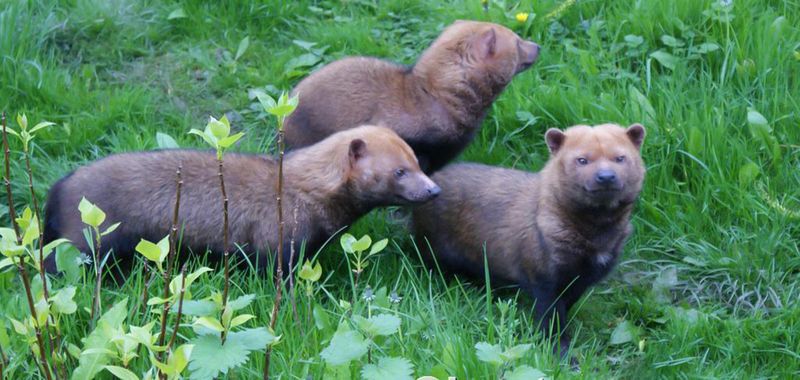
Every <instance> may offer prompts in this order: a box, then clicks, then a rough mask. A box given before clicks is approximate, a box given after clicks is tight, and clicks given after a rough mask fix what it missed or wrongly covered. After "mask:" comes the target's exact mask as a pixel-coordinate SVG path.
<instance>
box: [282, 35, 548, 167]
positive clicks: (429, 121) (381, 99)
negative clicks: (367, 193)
mask: <svg viewBox="0 0 800 380" xmlns="http://www.w3.org/2000/svg"><path fill="white" fill-rule="evenodd" d="M538 57H539V46H538V45H537V44H535V43H533V42H530V41H525V40H522V39H521V38H520V37H519V36H517V35H516V34H514V32H512V31H511V30H509V29H508V28H505V27H503V26H500V25H497V24H492V23H486V22H476V21H456V22H455V23H454V24H452V25H450V26H449V27H447V28H446V29H445V30H444V31H443V32H442V34H441V35H440V36H439V37H438V38H437V39H436V40H435V41H434V42H433V44H432V45H431V46H430V47H428V49H427V50H425V51H424V52H423V53H422V56H420V58H419V60H418V61H417V63H416V64H414V65H413V66H411V67H407V66H402V65H398V64H395V63H392V62H389V61H384V60H381V59H377V58H367V57H351V58H344V59H341V60H338V61H336V62H333V63H331V64H329V65H327V66H325V67H323V68H322V69H320V70H319V71H317V72H315V73H313V74H311V75H310V76H308V77H307V78H305V79H304V80H302V81H301V82H300V83H299V84H298V85H297V87H295V89H294V90H293V93H294V94H299V95H300V103H299V105H298V107H297V109H296V110H295V112H294V113H292V115H291V116H289V118H288V119H287V120H286V143H287V146H289V147H290V148H291V147H302V146H306V145H309V144H313V143H314V142H317V141H319V140H321V139H323V138H325V137H326V136H328V135H330V134H331V133H334V132H336V131H340V130H343V129H347V128H352V127H353V126H356V125H360V124H376V125H384V126H387V127H389V128H392V129H394V130H395V131H396V132H397V133H398V134H399V135H400V137H402V138H403V139H404V140H406V142H407V143H408V144H409V145H411V148H412V149H414V152H415V153H416V155H417V157H418V158H419V161H420V166H421V167H422V169H423V170H424V171H425V172H426V173H432V172H433V171H435V170H438V169H439V168H441V167H442V166H444V165H445V164H446V163H448V162H449V161H451V160H452V159H454V158H455V157H456V156H458V154H459V153H461V151H462V150H464V148H465V147H466V146H467V145H468V144H469V142H470V141H472V138H473V137H474V136H475V133H476V131H477V130H478V128H479V127H480V125H481V122H482V121H483V118H484V116H485V115H486V111H487V110H488V108H489V106H491V104H492V102H494V100H495V98H497V96H498V95H499V94H500V92H502V91H503V89H504V88H505V87H506V85H508V83H509V82H510V81H511V79H512V78H514V76H515V75H516V74H519V73H520V72H522V71H524V70H526V69H527V68H528V67H530V66H531V65H532V64H533V63H534V62H535V61H536V59H537V58H538Z"/></svg>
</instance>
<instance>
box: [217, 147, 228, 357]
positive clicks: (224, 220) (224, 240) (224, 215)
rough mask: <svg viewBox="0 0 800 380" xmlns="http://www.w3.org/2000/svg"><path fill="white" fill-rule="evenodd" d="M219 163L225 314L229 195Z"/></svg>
mask: <svg viewBox="0 0 800 380" xmlns="http://www.w3.org/2000/svg"><path fill="white" fill-rule="evenodd" d="M217 162H218V163H219V174H218V175H219V189H220V191H221V192H222V250H223V252H224V253H223V255H222V261H223V262H224V263H225V264H224V265H225V285H224V288H223V289H222V311H221V312H222V313H224V312H225V308H226V307H227V306H228V290H229V288H230V279H231V275H230V263H229V257H228V256H229V252H228V193H227V192H225V177H224V176H223V174H222V172H223V169H222V156H219V157H218V158H217ZM226 335H227V334H226V331H222V333H221V334H220V338H221V339H222V343H225V337H226Z"/></svg>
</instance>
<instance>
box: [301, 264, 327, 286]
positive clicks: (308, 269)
mask: <svg viewBox="0 0 800 380" xmlns="http://www.w3.org/2000/svg"><path fill="white" fill-rule="evenodd" d="M298 275H299V276H300V278H302V279H303V280H306V281H311V282H317V281H319V279H320V277H322V265H320V263H319V262H317V263H316V265H314V266H313V267H312V266H311V262H310V261H308V260H306V262H305V264H303V267H302V268H300V272H299V273H298Z"/></svg>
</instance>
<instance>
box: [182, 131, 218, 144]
mask: <svg viewBox="0 0 800 380" xmlns="http://www.w3.org/2000/svg"><path fill="white" fill-rule="evenodd" d="M189 134H190V135H198V136H200V137H202V138H203V141H205V142H206V144H208V145H210V146H211V147H212V148H215V149H216V148H217V139H216V138H214V136H212V135H210V134H206V133H205V132H202V131H199V130H197V129H192V130H191V131H189Z"/></svg>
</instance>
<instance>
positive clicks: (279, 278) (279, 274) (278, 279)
mask: <svg viewBox="0 0 800 380" xmlns="http://www.w3.org/2000/svg"><path fill="white" fill-rule="evenodd" d="M283 145H284V144H283V119H282V118H279V119H278V186H277V193H278V194H277V196H276V197H275V200H276V201H277V203H278V247H277V249H276V250H275V252H277V254H278V260H277V261H278V263H277V266H278V268H277V270H276V271H275V304H274V305H273V306H272V315H271V316H270V320H269V327H270V329H272V330H275V323H276V322H277V320H278V312H280V305H281V297H282V294H281V289H283V283H282V282H283V155H284V146H283ZM290 260H291V259H290ZM271 356H272V346H269V347H267V350H266V351H265V352H264V376H263V377H264V379H265V380H266V379H269V363H270V357H271Z"/></svg>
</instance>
